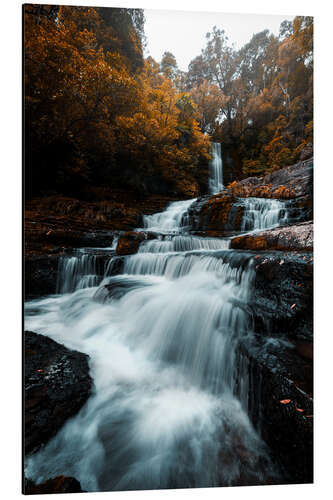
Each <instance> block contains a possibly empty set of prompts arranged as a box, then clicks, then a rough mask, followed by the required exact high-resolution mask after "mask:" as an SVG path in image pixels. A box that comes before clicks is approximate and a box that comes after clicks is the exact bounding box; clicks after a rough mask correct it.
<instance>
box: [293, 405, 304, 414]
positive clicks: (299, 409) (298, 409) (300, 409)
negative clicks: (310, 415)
mask: <svg viewBox="0 0 333 500" xmlns="http://www.w3.org/2000/svg"><path fill="white" fill-rule="evenodd" d="M295 408H296V410H297V411H300V412H301V413H302V412H303V411H304V410H302V408H297V406H296V407H295Z"/></svg>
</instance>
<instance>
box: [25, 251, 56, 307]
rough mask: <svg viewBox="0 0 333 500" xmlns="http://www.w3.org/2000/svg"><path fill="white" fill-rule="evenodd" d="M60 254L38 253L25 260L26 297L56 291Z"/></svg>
mask: <svg viewBox="0 0 333 500" xmlns="http://www.w3.org/2000/svg"><path fill="white" fill-rule="evenodd" d="M58 261H59V256H58V255H36V256H31V257H27V258H26V259H25V262H24V285H25V287H24V289H25V298H26V299H27V298H33V297H39V296H42V295H50V294H53V293H56V284H57V276H58Z"/></svg>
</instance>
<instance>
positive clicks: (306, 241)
mask: <svg viewBox="0 0 333 500" xmlns="http://www.w3.org/2000/svg"><path fill="white" fill-rule="evenodd" d="M231 248H235V249H243V250H302V251H304V250H306V251H312V250H313V222H302V223H300V224H295V225H293V226H285V227H276V228H274V229H268V230H266V231H262V232H259V233H255V234H250V235H244V236H237V237H235V238H233V239H232V240H231Z"/></svg>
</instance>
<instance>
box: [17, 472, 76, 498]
mask: <svg viewBox="0 0 333 500" xmlns="http://www.w3.org/2000/svg"><path fill="white" fill-rule="evenodd" d="M83 492H84V490H82V489H81V485H80V483H79V481H77V480H76V479H75V478H74V477H66V476H57V477H55V478H53V479H48V480H47V481H45V483H41V484H35V483H34V482H33V481H31V480H30V479H25V480H24V495H45V494H47V493H83Z"/></svg>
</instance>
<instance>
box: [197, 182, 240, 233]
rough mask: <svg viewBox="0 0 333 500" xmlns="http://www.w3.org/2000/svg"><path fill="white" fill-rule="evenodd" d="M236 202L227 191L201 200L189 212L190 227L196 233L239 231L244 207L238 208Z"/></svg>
mask: <svg viewBox="0 0 333 500" xmlns="http://www.w3.org/2000/svg"><path fill="white" fill-rule="evenodd" d="M236 202H237V200H236V198H235V197H234V196H232V195H231V194H230V193H228V192H227V191H225V190H224V191H221V193H219V194H217V195H214V196H204V197H202V198H199V199H198V200H197V201H195V202H194V203H193V204H192V205H191V207H190V208H189V210H188V216H189V225H190V226H191V228H192V230H194V231H219V232H228V231H238V230H240V227H241V222H242V216H243V207H241V206H236Z"/></svg>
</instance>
